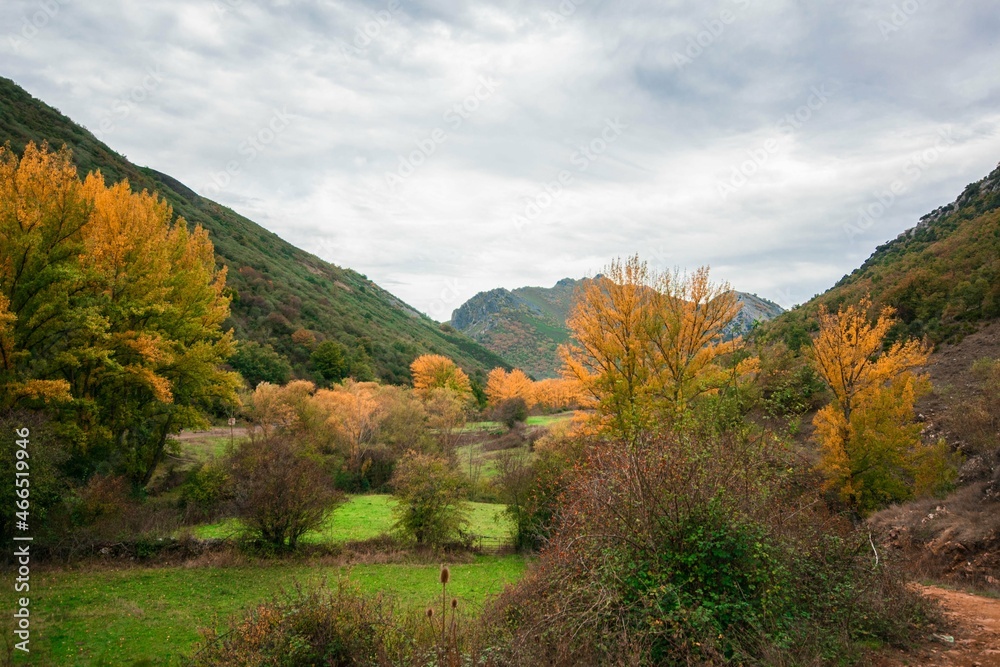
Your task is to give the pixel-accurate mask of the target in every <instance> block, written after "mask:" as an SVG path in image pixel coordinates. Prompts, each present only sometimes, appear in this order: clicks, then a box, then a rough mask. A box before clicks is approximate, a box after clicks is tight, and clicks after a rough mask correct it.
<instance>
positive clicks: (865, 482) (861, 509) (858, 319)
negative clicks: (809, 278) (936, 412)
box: [811, 298, 948, 514]
mask: <svg viewBox="0 0 1000 667" xmlns="http://www.w3.org/2000/svg"><path fill="white" fill-rule="evenodd" d="M871 308H872V304H871V301H870V300H869V299H867V298H865V299H863V300H862V301H861V302H860V303H859V304H857V305H848V306H847V307H846V308H842V309H840V310H839V311H838V312H837V313H830V312H829V311H828V310H827V309H826V308H825V307H821V308H820V313H819V333H818V334H817V336H816V339H815V340H814V341H813V345H812V352H811V355H812V360H813V363H814V365H815V367H816V370H817V371H818V372H819V374H820V375H821V376H822V377H823V379H824V380H825V381H826V383H827V385H828V386H829V388H830V390H831V392H832V393H833V400H832V401H831V402H830V403H829V404H828V405H826V406H825V407H823V408H822V409H821V410H820V411H819V412H818V413H817V414H816V417H815V418H814V420H813V424H814V425H815V426H816V437H817V439H818V440H819V443H820V445H821V447H822V454H821V459H820V463H819V468H820V470H821V471H822V472H823V474H824V476H825V477H826V484H827V487H828V488H829V489H832V490H834V491H836V492H837V493H838V494H839V496H840V498H841V499H842V500H843V501H844V502H846V503H848V504H849V505H850V506H851V507H852V509H854V510H855V511H857V512H858V513H860V514H867V513H868V512H871V511H872V510H874V509H876V508H878V507H880V506H883V505H886V504H888V503H890V502H895V501H901V500H905V499H907V498H909V497H910V496H912V495H913V494H914V493H917V494H920V493H924V492H927V491H931V490H934V489H935V488H936V487H937V486H939V485H940V484H942V483H943V482H945V481H947V478H948V462H947V449H946V447H945V445H944V443H943V441H942V442H938V443H935V444H933V445H925V444H923V443H922V441H921V438H920V425H919V424H917V423H915V422H914V418H913V404H914V401H915V400H916V398H917V397H918V396H919V395H921V394H923V393H926V392H927V391H928V390H929V388H930V383H929V382H928V380H927V378H926V377H924V376H920V375H918V374H917V373H916V370H917V369H918V368H919V367H921V366H922V365H923V364H924V363H926V361H927V357H928V355H929V354H930V350H929V348H928V347H927V346H926V345H924V344H923V343H921V342H919V341H915V340H910V341H905V342H896V343H893V344H892V345H891V346H889V347H888V348H886V347H885V339H886V336H887V335H888V333H889V330H890V329H891V328H892V326H893V325H894V324H895V319H894V317H893V315H894V313H893V310H892V309H891V308H888V307H887V308H884V309H882V311H881V312H880V313H879V314H878V317H877V318H876V320H875V323H874V324H873V323H872V322H871V320H870V319H869V315H868V313H869V312H870V311H871Z"/></svg>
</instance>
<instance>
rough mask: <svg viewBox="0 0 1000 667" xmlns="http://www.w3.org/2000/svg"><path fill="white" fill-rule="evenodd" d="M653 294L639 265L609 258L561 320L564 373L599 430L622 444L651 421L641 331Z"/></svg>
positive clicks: (646, 354)
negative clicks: (593, 411) (593, 412)
mask: <svg viewBox="0 0 1000 667" xmlns="http://www.w3.org/2000/svg"><path fill="white" fill-rule="evenodd" d="M653 296H654V295H653V290H652V289H651V287H650V275H649V267H648V266H647V265H646V263H645V262H642V261H640V260H639V258H638V256H634V257H630V258H628V259H627V260H626V261H625V262H622V261H621V259H615V260H612V262H611V263H610V264H609V265H608V267H607V268H606V269H605V270H604V273H603V274H602V275H601V276H599V277H597V278H595V279H593V280H588V281H586V282H585V283H584V284H583V286H582V288H580V293H579V294H578V295H577V297H576V302H575V303H574V305H573V308H572V310H571V311H570V316H569V319H568V320H567V321H566V324H567V326H568V328H569V330H570V335H571V336H572V341H571V342H569V343H567V344H565V345H563V346H561V347H560V350H559V353H560V356H561V358H562V361H563V373H564V375H565V376H566V377H567V378H569V379H571V380H574V381H576V382H578V383H579V385H580V388H581V390H582V391H583V393H584V394H585V395H586V397H587V398H588V399H589V401H590V402H591V403H592V404H593V405H594V406H595V407H596V408H597V413H598V416H599V418H600V419H601V421H602V423H603V426H605V427H607V428H610V429H612V430H613V431H614V432H615V433H616V434H618V435H620V436H621V437H623V438H625V439H626V440H628V441H632V440H633V439H634V438H635V437H637V436H638V434H639V433H640V432H641V431H642V430H643V429H644V428H646V427H647V425H648V423H649V421H650V419H651V415H650V414H649V410H648V394H649V390H650V388H651V386H650V379H651V369H650V368H649V363H648V360H649V356H650V355H649V348H650V345H649V340H648V339H647V337H646V332H648V331H649V329H650V328H651V327H650V317H651V315H652V313H651V302H652V300H653Z"/></svg>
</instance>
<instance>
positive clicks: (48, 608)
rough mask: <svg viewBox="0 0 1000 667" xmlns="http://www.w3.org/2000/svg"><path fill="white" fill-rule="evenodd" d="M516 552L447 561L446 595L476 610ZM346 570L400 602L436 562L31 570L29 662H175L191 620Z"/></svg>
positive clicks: (433, 595) (215, 616) (418, 600)
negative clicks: (468, 560) (455, 562)
mask: <svg viewBox="0 0 1000 667" xmlns="http://www.w3.org/2000/svg"><path fill="white" fill-rule="evenodd" d="M524 567H525V561H524V559H523V558H522V557H520V556H477V557H476V559H475V561H474V562H472V563H467V564H458V565H454V566H452V568H451V571H452V577H451V584H450V585H449V587H448V594H449V596H454V597H457V598H458V599H459V601H460V604H462V605H463V606H464V607H465V608H469V609H471V610H475V609H476V608H478V606H479V605H481V604H482V602H483V601H484V600H485V599H486V597H487V596H489V595H491V594H495V593H498V592H499V591H500V590H502V589H503V587H504V585H505V584H507V583H511V582H514V581H517V580H518V579H519V578H520V577H521V576H522V574H523V572H524ZM343 576H346V577H347V578H348V579H349V580H350V581H353V582H355V583H357V584H358V585H359V586H360V587H361V588H362V589H363V590H366V591H370V592H374V591H385V592H388V593H391V594H392V595H393V596H394V597H396V598H397V599H398V601H399V603H400V605H401V606H402V607H405V608H409V609H416V608H422V607H424V606H426V605H428V604H431V603H433V602H434V601H435V600H438V599H439V596H440V592H441V589H440V584H439V583H438V566H437V565H408V564H383V565H356V566H353V567H351V568H346V567H327V566H322V567H310V566H304V565H281V564H275V565H266V566H256V567H224V568H217V567H203V568H184V567H165V568H144V569H126V570H121V571H99V572H91V571H76V570H69V571H49V572H39V573H38V574H37V575H35V574H34V573H33V577H32V605H33V608H32V619H33V624H32V629H33V631H34V632H33V633H32V643H31V649H32V651H31V660H30V661H29V662H30V664H37V665H115V666H119V665H136V666H137V665H176V664H179V662H180V658H181V657H182V656H184V655H185V654H190V652H191V651H192V649H193V647H194V645H195V643H196V642H197V641H198V640H199V638H200V636H199V634H198V628H199V627H209V626H211V627H216V628H222V627H223V626H224V625H225V624H226V621H227V620H228V619H229V618H231V617H232V616H233V615H234V614H237V613H238V612H239V611H240V610H242V609H244V608H246V607H247V606H249V605H252V604H254V603H257V602H259V601H261V600H264V599H267V598H269V597H270V596H271V595H273V594H275V593H279V592H281V591H283V590H290V589H291V588H292V587H293V586H294V585H295V584H296V583H300V584H302V585H303V586H313V585H318V584H319V583H320V582H323V581H326V582H327V583H328V584H329V585H330V586H334V585H336V583H337V581H338V579H339V578H340V577H343Z"/></svg>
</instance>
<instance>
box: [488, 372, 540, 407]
mask: <svg viewBox="0 0 1000 667" xmlns="http://www.w3.org/2000/svg"><path fill="white" fill-rule="evenodd" d="M534 385H535V383H534V382H532V380H531V378H529V377H528V376H527V375H525V374H524V371H522V370H521V369H520V368H515V369H514V370H512V371H510V372H509V373H508V372H507V371H505V370H504V369H503V368H499V367H498V368H494V369H493V370H492V371H490V373H489V375H487V376H486V398H487V400H489V402H490V403H491V404H492V405H499V404H500V403H503V402H504V401H506V400H509V399H512V398H520V399H522V400H523V401H524V404H525V405H527V406H528V407H529V408H530V407H532V406H533V405H534V404H535V389H534Z"/></svg>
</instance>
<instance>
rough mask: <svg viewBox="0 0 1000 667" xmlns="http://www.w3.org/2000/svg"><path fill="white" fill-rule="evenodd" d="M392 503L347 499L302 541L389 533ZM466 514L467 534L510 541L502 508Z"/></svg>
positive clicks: (225, 534) (231, 526) (220, 528)
mask: <svg viewBox="0 0 1000 667" xmlns="http://www.w3.org/2000/svg"><path fill="white" fill-rule="evenodd" d="M395 502H396V501H395V500H393V498H392V497H391V496H388V495H365V496H350V497H349V498H348V500H347V502H346V503H344V504H343V505H341V506H340V507H338V508H337V509H336V510H334V511H333V513H332V514H330V516H329V517H328V518H327V520H326V523H324V524H323V526H322V527H321V528H320V529H319V530H316V531H313V532H310V533H306V535H304V536H303V538H302V541H303V542H307V543H312V544H321V543H336V542H349V541H358V540H367V539H371V538H373V537H378V536H379V535H382V534H384V533H388V532H390V531H391V530H392V524H393V518H392V506H393V505H394V504H395ZM469 510H470V512H469V526H468V530H469V532H471V533H473V534H475V535H481V536H483V537H485V538H487V539H488V540H490V541H494V540H507V539H509V538H510V536H511V531H512V529H513V526H512V525H511V523H510V520H509V519H508V518H507V516H506V515H504V514H503V505H494V504H490V503H469ZM239 530H240V524H239V521H237V520H235V519H228V520H226V521H220V522H217V523H212V524H207V525H203V526H198V527H197V528H195V529H194V531H193V532H194V535H195V537H198V538H201V539H206V538H213V537H214V538H220V537H221V538H229V537H235V536H236V535H237V534H238V533H239Z"/></svg>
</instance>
